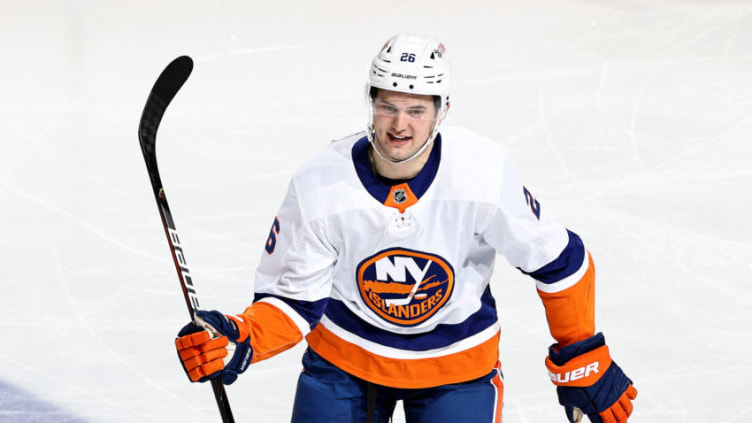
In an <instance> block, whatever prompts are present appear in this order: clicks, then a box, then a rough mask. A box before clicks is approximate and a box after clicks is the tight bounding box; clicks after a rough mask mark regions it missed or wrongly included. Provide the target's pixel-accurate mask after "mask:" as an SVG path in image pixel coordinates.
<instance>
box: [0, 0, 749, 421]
mask: <svg viewBox="0 0 752 423" xmlns="http://www.w3.org/2000/svg"><path fill="white" fill-rule="evenodd" d="M404 31H411V32H418V33H427V34H432V35H435V36H436V37H438V38H440V39H442V40H443V41H444V43H445V44H446V46H447V49H448V53H449V54H450V57H451V60H452V62H453V69H454V75H455V79H454V81H455V84H454V88H453V92H452V96H451V99H452V109H451V111H450V113H449V117H448V121H447V124H450V125H461V126H465V127H468V128H470V129H472V130H474V131H476V132H479V133H481V134H484V135H487V136H490V137H492V138H494V139H496V140H497V141H498V142H499V143H501V144H503V145H505V146H506V147H507V148H508V150H509V151H510V152H511V153H512V154H513V156H514V157H515V159H516V161H517V163H518V166H519V168H520V169H521V173H522V175H523V180H524V181H525V183H526V185H527V186H528V188H530V189H531V190H532V191H533V192H534V193H535V194H536V195H537V197H538V199H539V200H540V201H541V203H542V207H543V211H544V212H545V213H550V214H551V215H554V216H556V218H557V220H559V221H560V222H561V223H563V224H564V225H566V226H567V227H569V228H571V229H572V230H574V231H576V232H578V233H579V234H580V235H581V236H582V238H583V239H584V240H585V243H586V245H587V246H588V247H589V249H590V251H591V252H592V254H593V256H594V259H595V263H596V267H597V269H598V276H597V283H596V284H597V313H596V319H597V329H598V330H601V331H603V332H604V333H605V334H606V339H607V341H608V343H609V345H610V347H611V352H612V355H613V357H614V359H615V361H617V362H618V363H619V364H620V365H621V366H622V367H623V368H624V369H625V371H626V372H627V374H628V375H629V376H630V377H631V378H632V379H633V380H634V381H635V385H636V387H637V388H638V389H639V396H638V398H637V401H636V403H635V414H634V416H633V418H632V419H630V422H633V421H634V422H661V423H664V422H671V423H676V422H714V423H721V422H722V423H732V422H746V421H748V420H749V419H750V417H749V415H750V414H752V400H750V392H751V391H752V384H751V383H750V380H752V365H750V360H749V351H750V347H752V330H751V329H750V323H749V322H750V320H752V277H751V276H750V274H752V244H751V242H752V241H750V239H751V238H752V223H750V219H751V218H752V198H751V197H750V196H751V194H750V192H752V171H751V169H752V147H751V143H750V137H751V134H752V2H749V1H731V0H685V1H676V0H675V1H668V0H614V1H595V0H562V1H553V0H549V1H544V0H534V1H531V0H525V1H523V0H517V1H511V0H509V1H477V0H467V1H463V2H448V1H433V2H429V1H390V0H387V1H382V2H354V1H353V2H347V1H278V2H269V1H265V2H254V1H245V2H237V1H233V2H231V1H227V2H214V3H211V2H187V1H162V2H148V1H135V2H131V1H129V2H126V1H106V2H99V1H84V0H81V1H51V0H50V1H15V0H3V1H0V39H1V40H2V42H0V57H1V58H2V61H1V66H0V108H1V113H0V262H1V265H0V290H1V293H0V421H2V422H82V423H83V422H87V423H114V422H184V423H187V422H212V421H219V414H218V412H217V408H216V405H215V403H214V399H213V396H212V394H211V389H210V388H209V386H205V385H195V384H189V383H188V382H187V380H186V377H185V375H184V374H183V371H182V370H181V368H180V365H179V364H178V360H177V358H176V354H175V351H174V347H173V339H174V335H175V333H176V332H177V331H178V329H179V328H180V327H181V326H182V325H183V324H184V323H186V321H187V318H188V315H187V313H186V310H185V305H184V302H183V298H182V295H181V292H180V289H179V285H178V281H177V277H176V275H175V270H174V268H173V265H172V262H171V259H170V256H169V250H168V248H167V243H166V242H165V238H164V234H163V232H162V227H161V225H160V221H159V216H158V213H157V209H156V207H155V204H154V198H153V195H152V192H151V188H150V185H149V180H148V177H147V173H146V168H145V166H144V163H143V159H142V157H141V151H140V149H139V146H138V142H137V136H136V130H137V126H138V119H139V115H140V113H141V109H142V107H143V104H144V101H145V100H146V97H147V94H148V91H149V89H150V88H151V85H152V83H153V82H154V80H155V79H156V77H157V75H158V74H159V72H160V71H161V70H162V68H163V67H164V66H165V65H166V64H167V63H168V62H169V61H170V60H171V59H173V58H174V57H176V56H178V55H181V54H189V55H191V56H192V57H193V58H194V59H195V61H196V63H195V70H194V73H193V75H192V77H191V79H190V80H189V81H188V83H187V84H186V85H185V86H184V88H183V90H182V91H181V92H180V93H179V94H178V96H177V98H176V99H175V101H174V102H173V104H172V105H171V106H170V109H169V110H168V111H167V114H166V116H165V119H164V121H163V125H162V127H161V130H160V134H159V139H158V146H157V152H158V158H159V164H160V170H161V173H162V179H163V182H164V184H165V190H166V192H167V196H168V198H169V200H170V206H171V208H172V211H173V214H174V216H175V220H176V225H177V228H178V231H179V232H180V234H181V237H182V240H183V244H184V246H185V253H186V257H187V260H188V263H189V265H190V267H191V270H192V274H193V276H194V280H195V282H196V284H197V286H198V293H199V298H200V300H201V305H202V307H204V308H211V309H220V310H222V311H225V312H227V313H236V312H240V311H242V310H243V309H244V308H245V307H246V306H247V305H248V304H249V303H250V301H251V298H252V292H253V272H254V269H255V266H256V263H257V261H258V258H259V257H260V255H261V253H262V248H263V244H264V241H265V239H266V236H267V234H268V231H269V227H270V225H271V222H272V220H273V218H274V216H275V214H276V211H277V208H278V207H279V204H280V201H281V199H282V196H283V194H284V192H285V189H286V185H287V182H288V180H289V178H290V176H291V175H292V173H293V172H294V170H295V169H296V168H298V167H299V166H300V165H301V164H302V163H304V162H305V161H306V160H308V159H309V158H311V157H312V156H313V155H314V154H315V153H316V152H317V151H319V150H320V149H321V148H323V147H324V146H325V145H326V143H327V142H328V141H329V140H332V139H337V138H340V137H343V136H345V135H348V134H351V133H353V132H356V131H360V130H362V129H363V128H364V125H365V122H366V109H365V105H364V102H363V86H364V83H365V80H366V76H367V71H368V66H369V63H370V59H371V57H372V56H373V55H374V54H375V53H376V52H377V51H378V49H379V48H380V47H381V45H382V44H383V43H384V41H386V40H387V39H388V38H389V37H390V36H391V35H393V34H394V33H397V32H404ZM493 289H494V293H495V296H496V299H497V302H498V304H499V306H500V315H501V320H502V341H501V354H502V363H503V369H504V373H505V376H506V381H505V406H504V422H505V423H533V422H565V421H566V419H565V417H564V414H563V411H562V409H561V407H560V406H559V405H558V403H557V400H556V395H555V390H554V387H553V386H552V385H551V383H550V382H549V380H548V377H547V375H546V370H545V367H544V365H543V359H544V357H545V354H546V348H547V346H548V345H549V344H550V343H551V342H552V339H551V337H550V335H549V334H548V329H547V326H546V323H545V317H544V314H543V307H542V305H541V303H540V300H539V299H538V296H537V295H536V291H535V284H534V283H533V281H532V280H531V279H529V278H527V277H526V276H524V275H522V274H520V273H519V272H517V271H516V270H515V269H512V268H510V267H509V266H507V265H506V262H505V261H504V260H503V258H500V259H499V261H498V264H497V272H496V275H495V278H494V281H493ZM303 349H304V345H303V344H301V345H298V346H297V347H296V348H294V349H293V350H290V351H288V352H285V353H283V354H281V355H280V356H277V357H275V358H273V359H271V360H268V361H265V362H262V363H259V364H257V365H254V366H253V367H251V368H250V369H249V371H247V372H246V373H245V374H244V375H243V376H242V377H241V378H240V379H239V380H238V382H236V383H235V384H234V385H232V386H229V387H228V388H227V392H228V396H229V398H230V403H231V405H232V408H233V411H234V413H235V416H236V420H237V421H238V422H284V421H289V417H290V410H291V404H292V400H293V396H294V390H295V383H296V379H297V374H298V373H299V371H300V368H301V366H300V356H301V353H302V351H303ZM395 421H396V422H401V421H404V417H403V416H402V414H401V413H400V412H398V413H397V415H396V416H395Z"/></svg>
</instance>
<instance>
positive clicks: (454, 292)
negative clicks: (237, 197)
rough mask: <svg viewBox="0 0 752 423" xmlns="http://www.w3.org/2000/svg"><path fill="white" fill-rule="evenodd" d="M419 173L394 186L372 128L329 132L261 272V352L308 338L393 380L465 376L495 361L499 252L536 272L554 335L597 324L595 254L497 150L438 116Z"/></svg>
mask: <svg viewBox="0 0 752 423" xmlns="http://www.w3.org/2000/svg"><path fill="white" fill-rule="evenodd" d="M434 142H435V145H434V147H433V150H432V152H431V155H430V158H429V159H428V162H427V163H426V165H425V166H424V168H423V169H422V171H421V172H420V173H419V174H418V175H417V176H416V177H415V178H413V179H411V180H409V181H407V182H404V183H400V184H397V185H391V184H390V182H389V181H386V180H384V179H383V178H380V177H378V176H377V175H375V174H374V172H373V171H372V169H371V166H370V164H369V160H368V154H367V151H368V148H369V145H370V144H369V143H368V141H367V139H366V137H365V134H364V133H360V134H356V135H353V136H350V137H347V138H344V139H342V140H339V141H335V142H332V143H331V144H330V145H329V146H327V147H326V148H325V149H324V150H323V151H322V152H321V153H320V154H319V155H318V156H317V157H315V158H314V159H313V160H312V161H310V162H309V163H308V164H307V165H305V166H304V167H303V168H302V169H300V170H299V171H298V172H297V173H296V174H295V175H294V177H293V178H292V181H291V182H290V185H289V188H288V192H287V195H286V197H285V199H284V201H283V204H282V207H281V208H280V210H279V214H278V215H277V217H276V219H275V220H274V224H273V225H272V230H271V232H270V235H269V238H268V240H267V244H266V252H265V253H264V254H263V257H262V259H261V261H260V264H259V266H258V269H257V273H256V286H255V291H256V298H255V302H254V304H253V305H252V306H251V307H249V308H248V309H247V310H246V311H245V312H244V313H243V314H242V315H240V317H242V318H244V319H246V320H247V321H249V322H250V323H251V326H252V328H253V329H252V333H251V336H252V337H251V339H252V345H253V347H254V351H255V352H254V358H253V360H254V361H259V360H263V359H266V358H268V357H270V356H273V355H275V354H277V353H278V352H280V351H283V350H284V349H287V348H289V347H291V346H292V345H294V344H295V343H297V342H299V341H300V340H302V338H303V337H306V339H307V342H308V344H309V347H310V348H312V349H313V350H315V351H316V352H317V353H318V354H319V355H321V356H322V357H324V358H325V359H327V360H328V361H330V362H332V363H333V364H335V365H336V366H338V367H339V368H341V369H343V370H344V371H346V372H348V373H350V374H353V375H355V376H357V377H359V378H362V379H365V380H368V381H371V382H374V383H377V384H380V385H386V386H392V387H400V388H421V387H429V386H438V385H442V384H447V383H456V382H462V381H467V380H471V379H474V378H477V377H480V376H482V375H484V374H486V373H488V372H489V371H490V370H491V369H492V368H493V366H494V365H495V363H496V362H497V360H498V355H499V353H498V343H499V323H498V318H497V311H496V307H495V302H494V299H493V297H492V295H491V292H490V289H489V281H490V279H491V275H492V273H493V268H494V263H495V258H496V256H497V255H503V256H504V257H505V258H506V259H507V260H508V262H509V263H510V264H511V265H512V266H515V267H517V268H519V269H520V270H521V271H523V272H525V273H528V274H530V275H531V276H533V277H534V278H535V279H536V280H537V286H538V290H539V293H540V295H541V298H542V299H543V301H544V305H545V306H546V312H547V315H548V320H549V325H550V327H551V331H552V334H553V336H554V337H555V338H556V339H557V340H558V341H559V342H560V343H566V344H568V343H571V342H574V341H576V340H579V339H583V338H585V337H587V336H590V335H592V332H593V331H594V330H593V329H594V328H593V324H592V320H593V316H592V308H593V307H592V302H593V298H592V291H593V290H592V285H593V277H594V276H593V271H592V262H591V260H590V259H589V255H588V254H587V252H586V251H585V249H584V246H583V245H582V242H581V241H580V239H579V237H577V235H575V234H574V233H572V232H570V231H568V230H566V229H564V228H563V227H561V226H559V225H558V224H556V223H554V222H553V221H551V220H549V218H548V217H547V214H546V213H545V212H544V211H542V210H541V206H540V204H539V202H538V201H537V200H536V199H535V198H534V196H533V195H532V194H531V193H530V192H529V191H528V190H527V189H526V188H525V187H523V185H522V184H521V182H520V181H519V178H518V176H517V173H516V171H515V169H514V166H513V165H512V163H511V162H510V161H509V159H508V157H507V156H506V155H505V153H504V151H503V149H502V148H501V147H500V146H499V145H498V144H497V143H494V142H493V141H490V140H488V139H485V138H483V137H482V136H479V135H477V134H474V133H472V132H469V131H467V130H464V129H461V128H452V127H448V128H444V129H443V130H442V131H441V134H440V135H439V137H437V139H436V140H435V141H434Z"/></svg>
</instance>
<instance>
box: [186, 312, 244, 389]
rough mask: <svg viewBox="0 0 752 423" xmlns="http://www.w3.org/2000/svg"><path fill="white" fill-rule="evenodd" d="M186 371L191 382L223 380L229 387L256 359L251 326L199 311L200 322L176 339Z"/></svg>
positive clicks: (235, 319) (198, 319)
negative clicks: (252, 344) (249, 327)
mask: <svg viewBox="0 0 752 423" xmlns="http://www.w3.org/2000/svg"><path fill="white" fill-rule="evenodd" d="M175 346H176V347H177V350H178V356H180V362H181V363H182V364H183V370H185V373H186V374H187V375H188V378H189V379H190V380H191V382H206V381H207V380H209V379H212V378H214V377H217V376H220V377H221V378H222V383H224V384H225V385H229V384H231V383H233V382H235V379H237V378H238V375H239V374H240V373H243V372H244V371H245V369H247V368H248V365H249V364H251V358H253V349H252V348H251V336H250V332H249V329H248V324H247V323H246V321H245V320H242V319H240V318H238V317H234V316H225V315H223V314H222V313H220V312H218V311H202V310H197V311H196V322H195V323H193V322H191V323H189V324H187V325H185V327H183V329H182V330H181V331H180V332H179V333H178V338H177V339H175Z"/></svg>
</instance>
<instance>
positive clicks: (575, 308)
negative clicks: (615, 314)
mask: <svg viewBox="0 0 752 423" xmlns="http://www.w3.org/2000/svg"><path fill="white" fill-rule="evenodd" d="M538 295H539V296H540V298H541V300H543V306H544V307H545V308H546V319H548V327H549V330H550V331H551V336H553V337H554V339H556V341H557V342H558V343H559V345H561V346H566V345H570V344H574V343H575V342H577V341H581V340H583V339H586V338H589V337H591V336H593V334H594V333H595V266H594V265H593V257H591V256H590V253H588V269H587V271H586V272H585V275H583V276H582V278H581V279H580V280H579V281H578V282H577V283H576V284H574V285H573V286H571V287H569V288H567V289H565V290H563V291H559V292H553V293H547V292H543V291H541V290H540V289H539V290H538Z"/></svg>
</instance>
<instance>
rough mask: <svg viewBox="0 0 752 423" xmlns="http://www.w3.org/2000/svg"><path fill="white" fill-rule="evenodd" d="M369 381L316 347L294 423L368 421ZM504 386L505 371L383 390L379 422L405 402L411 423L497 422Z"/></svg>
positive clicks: (308, 359) (306, 362)
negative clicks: (325, 356) (326, 357)
mask: <svg viewBox="0 0 752 423" xmlns="http://www.w3.org/2000/svg"><path fill="white" fill-rule="evenodd" d="M367 390H368V382H366V381H364V380H362V379H358V378H356V377H355V376H352V375H350V374H348V373H345V372H344V371H342V370H340V369H339V368H337V367H335V366H334V365H333V364H331V363H329V362H328V361H326V360H324V359H323V358H321V356H319V355H318V354H316V352H314V351H312V350H311V349H310V348H309V349H308V350H307V351H306V353H305V355H304V356H303V372H302V373H301V374H300V378H299V379H298V388H297V392H296V393H295V405H294V406H293V411H292V422H293V423H319V422H320V423H351V422H363V423H365V422H366V410H367V394H366V393H367ZM503 393H504V385H503V382H502V375H501V370H500V369H499V366H498V365H497V367H496V368H494V369H493V370H492V371H491V372H490V373H489V374H487V375H485V376H483V377H481V378H478V379H474V380H470V381H468V382H464V383H456V384H451V385H442V386H437V387H434V388H424V389H398V388H389V387H386V386H377V391H376V406H375V413H374V419H373V422H374V423H386V422H388V421H389V418H390V417H391V415H392V412H393V411H394V407H395V405H396V402H397V401H398V400H402V403H403V405H404V409H405V418H406V420H407V423H429V422H430V423H443V422H447V423H457V422H463V423H465V422H466V423H476V422H478V423H480V422H483V423H497V422H500V421H501V408H502V397H503Z"/></svg>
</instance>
